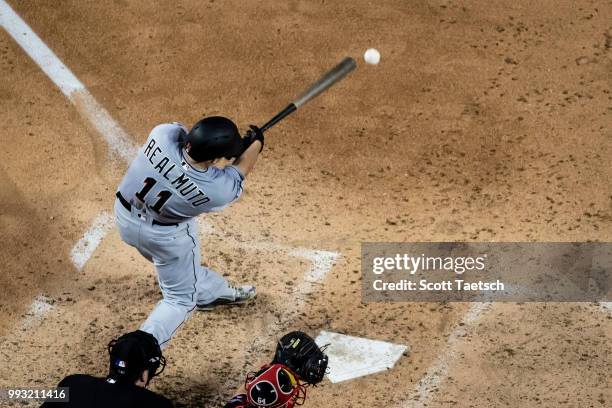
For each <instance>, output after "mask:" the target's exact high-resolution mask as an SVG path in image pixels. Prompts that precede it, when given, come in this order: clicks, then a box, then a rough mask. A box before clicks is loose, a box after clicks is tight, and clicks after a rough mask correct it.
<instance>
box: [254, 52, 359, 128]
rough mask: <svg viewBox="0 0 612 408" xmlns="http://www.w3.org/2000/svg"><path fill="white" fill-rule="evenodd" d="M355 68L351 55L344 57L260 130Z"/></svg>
mask: <svg viewBox="0 0 612 408" xmlns="http://www.w3.org/2000/svg"><path fill="white" fill-rule="evenodd" d="M355 68H357V63H356V62H355V60H354V59H353V58H351V57H346V58H344V59H343V60H342V61H341V62H340V63H339V64H338V65H336V66H335V67H333V68H332V69H330V70H329V71H327V72H326V73H325V74H323V76H322V77H321V78H319V80H318V81H316V82H315V83H313V84H312V85H310V86H309V87H308V89H306V90H305V91H304V92H303V93H302V94H301V95H300V96H298V97H297V99H296V100H294V101H293V102H291V103H290V104H289V105H287V107H285V109H283V110H282V111H280V112H278V113H277V114H276V115H275V116H274V117H273V118H272V119H270V120H269V121H268V122H266V124H265V125H263V126H262V127H261V131H262V132H265V131H266V130H268V129H270V128H271V127H272V126H274V125H276V124H277V123H278V122H280V121H281V120H283V119H284V118H286V117H287V116H289V115H290V114H291V113H293V112H295V111H296V110H297V109H298V108H299V107H301V106H302V105H304V104H305V103H306V102H308V101H310V100H311V99H314V98H315V97H317V96H318V95H319V94H321V93H322V92H324V91H326V90H327V89H329V88H330V87H331V86H332V85H333V84H335V83H336V82H338V81H340V80H341V79H342V78H344V77H345V76H347V75H348V74H349V73H350V72H351V71H353V70H354V69H355Z"/></svg>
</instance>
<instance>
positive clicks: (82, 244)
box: [70, 211, 113, 271]
mask: <svg viewBox="0 0 612 408" xmlns="http://www.w3.org/2000/svg"><path fill="white" fill-rule="evenodd" d="M112 227H113V216H112V215H111V214H110V213H109V212H106V211H105V212H102V213H100V214H98V216H97V217H96V218H94V219H93V221H92V223H91V226H90V227H89V228H88V229H87V231H85V234H83V236H82V237H81V239H79V240H78V241H77V243H76V244H75V245H74V247H73V248H72V251H70V259H71V260H72V263H73V264H74V266H75V268H77V269H78V270H79V271H80V270H82V269H83V267H84V266H85V264H86V263H87V261H88V260H89V258H91V256H92V255H93V253H94V252H95V250H96V248H98V245H100V242H102V240H103V239H104V237H105V236H106V234H107V233H108V231H110V229H111V228H112Z"/></svg>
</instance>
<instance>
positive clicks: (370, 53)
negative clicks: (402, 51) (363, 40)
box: [363, 48, 380, 65]
mask: <svg viewBox="0 0 612 408" xmlns="http://www.w3.org/2000/svg"><path fill="white" fill-rule="evenodd" d="M363 59H364V60H365V62H366V64H370V65H376V64H378V63H379V62H380V52H378V50H377V49H375V48H368V49H367V50H366V52H365V53H364V54H363Z"/></svg>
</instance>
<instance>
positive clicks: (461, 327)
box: [400, 302, 491, 408]
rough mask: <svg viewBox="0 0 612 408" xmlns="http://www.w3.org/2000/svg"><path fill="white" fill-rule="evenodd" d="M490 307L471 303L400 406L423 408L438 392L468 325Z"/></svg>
mask: <svg viewBox="0 0 612 408" xmlns="http://www.w3.org/2000/svg"><path fill="white" fill-rule="evenodd" d="M490 307H491V303H489V302H478V303H472V304H471V305H470V308H469V309H468V311H467V312H466V313H465V315H464V316H463V318H462V319H461V322H460V323H459V324H458V325H457V326H456V327H455V329H454V330H453V332H452V333H451V334H450V336H449V337H448V340H447V342H446V346H444V349H443V350H444V351H443V352H442V353H440V354H439V355H438V356H437V357H436V360H435V361H434V362H433V364H432V365H431V366H430V367H429V368H428V369H427V372H426V373H425V375H424V376H423V378H421V380H420V381H419V382H418V384H417V385H416V387H415V389H414V391H413V392H412V395H410V397H408V399H407V400H405V401H404V402H403V403H402V404H401V405H400V406H402V407H410V408H423V407H426V406H427V403H428V402H429V400H430V399H431V397H432V396H433V395H434V394H435V393H436V391H438V389H439V387H440V385H441V384H442V383H443V382H444V380H445V379H446V377H447V375H448V372H449V369H450V366H451V364H452V362H453V361H454V360H456V359H457V357H458V355H459V350H458V349H459V345H460V344H461V340H462V338H463V337H464V336H465V335H466V334H467V333H468V331H469V328H470V325H471V324H472V323H474V322H475V321H476V320H478V318H479V317H480V316H481V315H482V314H483V312H485V311H486V310H488V309H489V308H490Z"/></svg>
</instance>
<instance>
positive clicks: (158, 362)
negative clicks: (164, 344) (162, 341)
mask: <svg viewBox="0 0 612 408" xmlns="http://www.w3.org/2000/svg"><path fill="white" fill-rule="evenodd" d="M108 354H109V355H110V364H109V370H108V376H107V377H106V381H108V382H110V383H120V384H134V383H135V382H136V381H137V380H138V379H139V378H140V375H141V374H142V372H143V371H144V370H147V371H148V372H149V377H148V379H147V384H146V385H149V382H150V381H151V379H153V377H155V376H158V375H159V374H161V373H162V371H164V368H165V367H166V359H165V358H164V356H162V352H161V348H160V347H159V344H158V343H157V340H156V339H155V337H153V335H152V334H149V333H147V332H144V331H142V330H136V331H134V332H130V333H126V334H124V335H123V336H121V337H119V338H118V339H114V340H111V341H110V343H108ZM146 385H145V386H146Z"/></svg>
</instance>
